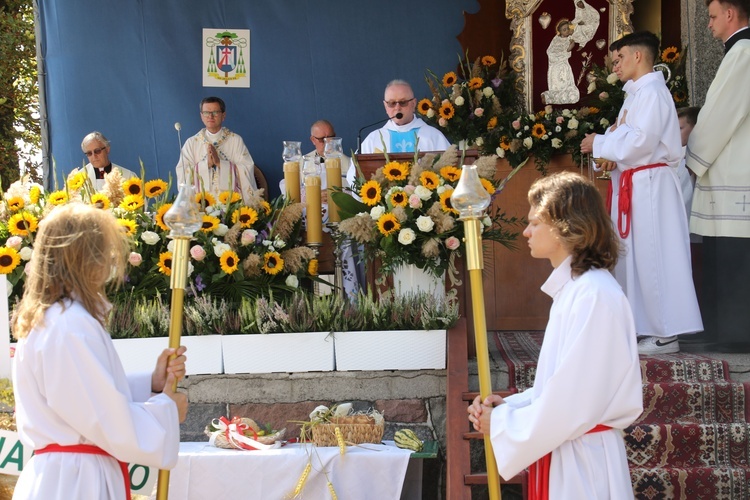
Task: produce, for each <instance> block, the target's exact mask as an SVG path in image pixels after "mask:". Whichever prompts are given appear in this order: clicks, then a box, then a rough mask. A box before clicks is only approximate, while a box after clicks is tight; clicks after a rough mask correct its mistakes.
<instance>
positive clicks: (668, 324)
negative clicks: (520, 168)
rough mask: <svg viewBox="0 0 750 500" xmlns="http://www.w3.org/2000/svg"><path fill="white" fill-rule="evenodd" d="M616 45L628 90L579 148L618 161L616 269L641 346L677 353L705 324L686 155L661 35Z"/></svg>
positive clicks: (614, 205) (614, 211) (614, 196)
mask: <svg viewBox="0 0 750 500" xmlns="http://www.w3.org/2000/svg"><path fill="white" fill-rule="evenodd" d="M610 50H611V51H613V52H617V56H616V60H617V61H618V63H617V64H618V67H617V68H616V71H619V73H618V74H620V75H621V76H620V79H621V80H623V81H627V83H625V86H624V87H623V88H624V90H625V92H626V93H627V97H626V98H625V102H624V103H623V105H622V109H621V110H620V113H619V116H618V117H617V123H616V124H614V125H613V126H612V127H611V128H609V129H608V130H607V132H606V133H605V134H603V135H595V134H588V135H587V136H586V138H585V139H584V140H583V141H582V142H581V152H583V153H593V156H594V157H596V158H604V159H606V160H609V161H610V162H615V163H616V169H615V170H613V171H612V207H611V210H612V219H613V220H614V221H615V226H616V227H617V228H618V232H619V234H620V238H621V244H622V246H623V255H622V257H621V258H620V260H619V261H618V263H617V267H616V268H615V271H614V274H615V277H616V278H617V281H618V282H619V283H620V285H621V286H622V288H623V290H624V291H625V294H626V295H627V297H628V300H630V306H631V307H632V309H633V316H634V317H635V328H636V332H637V333H638V335H640V336H645V337H646V338H644V339H642V340H641V342H640V343H639V352H640V353H641V354H644V355H648V354H664V353H674V352H678V351H679V349H680V348H679V341H678V337H677V335H680V334H686V333H696V332H700V331H702V330H703V323H702V321H701V315H700V310H699V308H698V299H697V297H696V294H695V286H694V284H693V275H692V263H691V257H690V236H689V233H688V226H687V221H686V220H685V205H684V201H683V199H682V190H681V187H680V180H679V178H678V177H677V165H678V163H679V162H680V159H681V157H682V146H681V141H680V128H679V124H678V120H677V112H676V110H675V107H674V103H673V101H672V96H671V95H670V93H669V90H668V89H667V87H666V85H665V82H664V75H663V74H662V73H661V72H660V71H654V70H653V60H654V58H655V57H656V54H657V53H658V50H659V45H658V39H657V38H656V36H655V35H653V34H652V33H649V32H636V33H632V34H630V35H626V36H624V37H623V38H621V39H619V40H617V41H616V42H613V44H612V46H610ZM660 164H661V165H664V166H659V165H660ZM636 169H638V170H636ZM631 175H632V190H630V192H631V195H630V196H629V197H628V198H626V199H623V200H622V203H625V202H627V201H628V200H629V202H630V206H629V210H624V211H623V210H621V208H622V207H620V204H621V200H620V197H621V194H622V193H621V190H622V188H621V179H622V178H623V176H625V180H626V181H627V179H628V177H629V176H631ZM627 185H628V186H630V182H627ZM623 192H625V191H623Z"/></svg>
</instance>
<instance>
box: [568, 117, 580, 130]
mask: <svg viewBox="0 0 750 500" xmlns="http://www.w3.org/2000/svg"><path fill="white" fill-rule="evenodd" d="M568 128H569V129H570V130H576V129H578V120H576V119H575V118H571V119H570V121H569V122H568Z"/></svg>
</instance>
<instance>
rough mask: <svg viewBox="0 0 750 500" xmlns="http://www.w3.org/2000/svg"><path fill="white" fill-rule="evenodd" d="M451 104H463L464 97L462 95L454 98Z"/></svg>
mask: <svg viewBox="0 0 750 500" xmlns="http://www.w3.org/2000/svg"><path fill="white" fill-rule="evenodd" d="M453 104H455V105H456V106H463V105H464V98H463V97H462V96H458V97H456V100H455V101H453Z"/></svg>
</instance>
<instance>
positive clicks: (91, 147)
mask: <svg viewBox="0 0 750 500" xmlns="http://www.w3.org/2000/svg"><path fill="white" fill-rule="evenodd" d="M81 150H82V151H83V154H85V155H86V158H88V159H89V162H88V163H87V164H86V166H85V167H83V168H84V170H86V173H87V174H88V176H89V180H90V181H91V184H92V185H93V186H94V189H96V190H97V191H98V190H100V189H101V188H102V187H104V175H105V174H108V173H110V172H112V169H117V170H119V171H120V175H122V179H123V180H127V179H130V178H132V177H137V175H136V174H135V172H132V171H130V170H128V169H127V168H124V167H121V166H120V165H115V164H114V163H112V162H111V161H110V160H109V150H110V144H109V141H108V140H107V138H106V137H104V135H102V133H101V132H91V133H90V134H86V137H84V138H83V142H81Z"/></svg>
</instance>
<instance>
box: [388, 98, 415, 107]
mask: <svg viewBox="0 0 750 500" xmlns="http://www.w3.org/2000/svg"><path fill="white" fill-rule="evenodd" d="M414 99H416V97H412V98H411V99H406V100H405V101H383V102H384V103H385V105H386V106H388V107H389V108H395V107H396V106H401V107H402V108H403V107H405V106H406V105H407V104H409V103H410V102H412V101H413V100H414Z"/></svg>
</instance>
